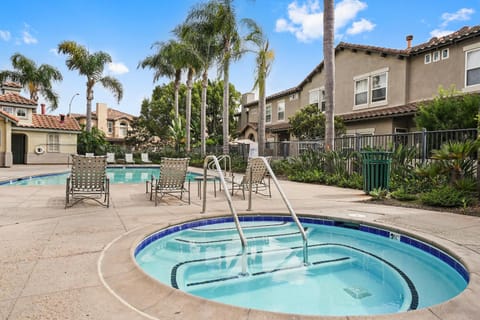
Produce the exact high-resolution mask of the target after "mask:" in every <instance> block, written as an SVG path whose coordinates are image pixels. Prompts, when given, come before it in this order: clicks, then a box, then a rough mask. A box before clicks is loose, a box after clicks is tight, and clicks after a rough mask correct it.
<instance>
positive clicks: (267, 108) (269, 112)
mask: <svg viewBox="0 0 480 320" xmlns="http://www.w3.org/2000/svg"><path fill="white" fill-rule="evenodd" d="M265 122H266V123H270V122H272V105H271V104H267V105H266V106H265Z"/></svg>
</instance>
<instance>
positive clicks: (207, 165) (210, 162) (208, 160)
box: [202, 155, 309, 276]
mask: <svg viewBox="0 0 480 320" xmlns="http://www.w3.org/2000/svg"><path fill="white" fill-rule="evenodd" d="M259 158H261V159H262V160H263V162H264V164H265V166H266V168H267V171H268V173H269V174H270V179H272V181H273V183H274V184H275V186H276V187H277V190H278V192H279V193H280V196H281V197H282V199H283V202H284V203H285V205H286V206H287V209H288V211H289V212H290V215H291V216H292V219H293V221H294V222H295V224H296V225H297V227H298V230H299V231H300V234H301V236H302V240H303V264H304V265H305V266H307V265H308V264H309V262H308V239H307V234H306V232H305V229H304V228H303V226H302V224H301V223H300V220H299V219H298V217H297V215H296V213H295V211H294V210H293V208H292V205H291V204H290V201H288V199H287V197H286V195H285V193H284V192H283V189H282V188H281V187H280V184H279V182H278V180H277V177H276V176H275V173H274V172H273V170H272V168H271V167H270V163H269V162H268V160H267V159H266V158H265V157H259ZM219 161H222V162H223V163H224V167H225V171H226V172H228V170H227V169H230V167H231V160H230V156H228V155H222V156H220V157H217V156H215V155H209V156H206V157H205V160H204V162H203V189H202V191H203V203H202V213H205V212H206V207H207V178H208V174H207V169H210V170H215V171H216V172H217V175H218V178H219V179H220V187H222V186H223V189H224V190H225V192H224V194H225V198H226V200H227V203H228V207H229V208H230V212H231V214H232V216H233V221H234V222H235V227H236V229H237V232H238V235H239V237H240V242H241V244H242V272H241V275H242V276H246V275H248V272H247V245H248V243H247V239H246V238H245V235H244V233H243V229H242V226H241V225H240V220H239V219H238V214H237V211H236V210H235V207H234V206H233V202H232V197H231V196H230V192H228V186H227V182H226V181H225V176H224V173H223V171H222V167H221V166H220V162H219ZM246 174H249V175H250V176H251V174H252V172H251V170H250V172H247V173H246ZM232 179H233V177H232ZM249 181H250V186H249V188H248V189H249V193H248V197H249V198H248V210H251V204H252V185H251V182H252V179H249Z"/></svg>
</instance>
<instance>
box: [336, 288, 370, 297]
mask: <svg viewBox="0 0 480 320" xmlns="http://www.w3.org/2000/svg"><path fill="white" fill-rule="evenodd" d="M343 290H345V292H346V293H348V294H349V295H351V296H352V298H355V299H363V298H365V297H368V296H371V295H372V294H371V293H370V292H368V291H367V290H365V289H363V288H359V287H351V288H344V289H343Z"/></svg>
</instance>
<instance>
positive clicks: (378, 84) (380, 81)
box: [372, 73, 387, 102]
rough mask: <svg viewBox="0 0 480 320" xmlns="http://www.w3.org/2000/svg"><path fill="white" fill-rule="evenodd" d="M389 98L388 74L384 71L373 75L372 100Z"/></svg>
mask: <svg viewBox="0 0 480 320" xmlns="http://www.w3.org/2000/svg"><path fill="white" fill-rule="evenodd" d="M386 98H387V74H386V73H382V74H379V75H376V76H373V77H372V102H378V101H383V100H385V99H386Z"/></svg>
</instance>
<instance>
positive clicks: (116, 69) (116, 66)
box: [108, 62, 128, 74]
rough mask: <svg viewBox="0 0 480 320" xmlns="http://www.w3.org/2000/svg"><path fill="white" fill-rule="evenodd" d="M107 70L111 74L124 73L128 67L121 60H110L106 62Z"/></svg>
mask: <svg viewBox="0 0 480 320" xmlns="http://www.w3.org/2000/svg"><path fill="white" fill-rule="evenodd" d="M108 71H110V72H111V73H113V74H124V73H127V72H128V68H127V66H126V65H124V64H123V63H121V62H111V63H109V64H108Z"/></svg>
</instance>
